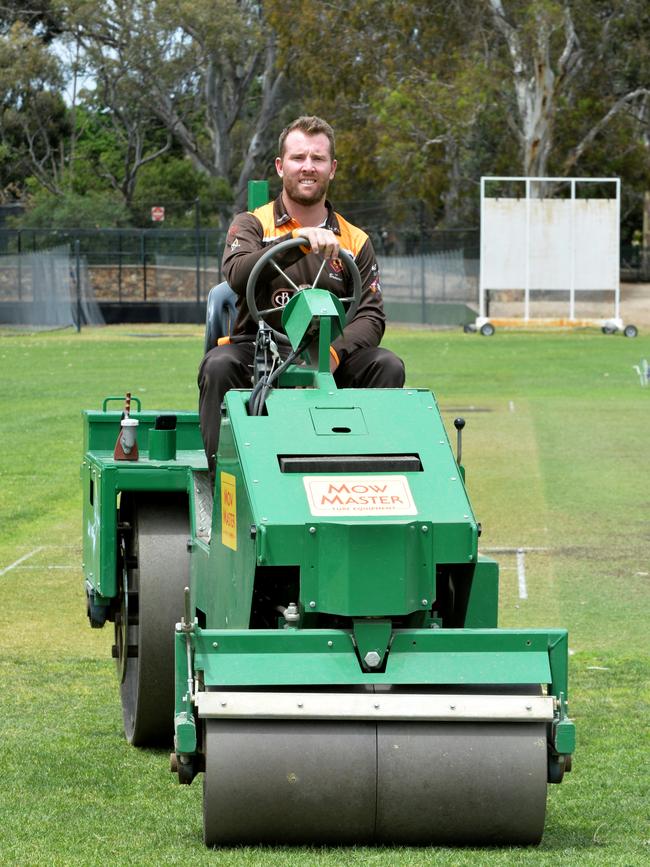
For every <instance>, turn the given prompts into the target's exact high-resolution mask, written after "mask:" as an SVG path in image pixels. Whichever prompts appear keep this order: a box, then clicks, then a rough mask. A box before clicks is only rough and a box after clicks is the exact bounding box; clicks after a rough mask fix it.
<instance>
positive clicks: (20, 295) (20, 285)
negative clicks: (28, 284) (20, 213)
mask: <svg viewBox="0 0 650 867" xmlns="http://www.w3.org/2000/svg"><path fill="white" fill-rule="evenodd" d="M17 249H18V300H19V301H22V300H23V262H22V258H23V233H22V231H21V230H20V229H18V244H17Z"/></svg>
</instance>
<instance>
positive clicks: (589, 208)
mask: <svg viewBox="0 0 650 867" xmlns="http://www.w3.org/2000/svg"><path fill="white" fill-rule="evenodd" d="M527 224H528V229H527ZM482 234H483V237H482V242H481V249H482V257H481V283H482V287H483V289H524V288H526V287H527V288H529V289H531V290H535V289H538V290H539V289H542V290H553V289H564V290H566V289H571V288H574V289H576V290H594V289H603V290H605V289H610V290H611V289H613V290H616V289H617V288H618V279H619V255H618V203H617V201H616V199H596V198H594V199H529V200H528V201H526V199H506V198H501V199H496V198H484V199H483V213H482ZM527 238H528V243H527Z"/></svg>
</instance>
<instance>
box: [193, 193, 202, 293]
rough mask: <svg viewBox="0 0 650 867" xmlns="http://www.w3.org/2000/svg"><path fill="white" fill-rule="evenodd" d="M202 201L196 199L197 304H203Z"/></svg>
mask: <svg viewBox="0 0 650 867" xmlns="http://www.w3.org/2000/svg"><path fill="white" fill-rule="evenodd" d="M200 204H201V200H200V199H199V197H198V196H197V197H196V198H195V199H194V228H195V236H194V246H195V255H196V303H197V304H200V303H201V211H200Z"/></svg>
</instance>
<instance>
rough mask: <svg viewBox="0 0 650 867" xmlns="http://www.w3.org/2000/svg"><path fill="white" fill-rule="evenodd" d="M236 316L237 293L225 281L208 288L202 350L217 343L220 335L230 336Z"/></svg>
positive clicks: (205, 350)
mask: <svg viewBox="0 0 650 867" xmlns="http://www.w3.org/2000/svg"><path fill="white" fill-rule="evenodd" d="M236 318H237V295H236V294H235V293H234V292H233V290H232V289H231V288H230V286H229V285H228V284H227V283H225V282H224V283H219V284H218V285H217V286H213V287H212V289H210V293H209V295H208V303H207V307H206V311H205V345H204V348H203V351H204V352H208V350H210V349H212V348H213V347H214V346H216V345H217V341H218V340H219V339H220V338H222V337H230V336H231V334H232V329H233V328H234V326H235V319H236Z"/></svg>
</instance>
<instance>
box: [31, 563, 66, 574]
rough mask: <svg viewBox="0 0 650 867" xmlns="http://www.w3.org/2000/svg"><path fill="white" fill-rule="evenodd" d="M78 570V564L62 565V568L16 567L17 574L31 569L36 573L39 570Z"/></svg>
mask: <svg viewBox="0 0 650 867" xmlns="http://www.w3.org/2000/svg"><path fill="white" fill-rule="evenodd" d="M78 568H79V564H78V563H74V564H72V565H70V564H64V565H63V566H18V567H17V569H18V572H26V571H27V570H28V569H32V570H34V571H36V572H37V571H38V570H39V569H78Z"/></svg>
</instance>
